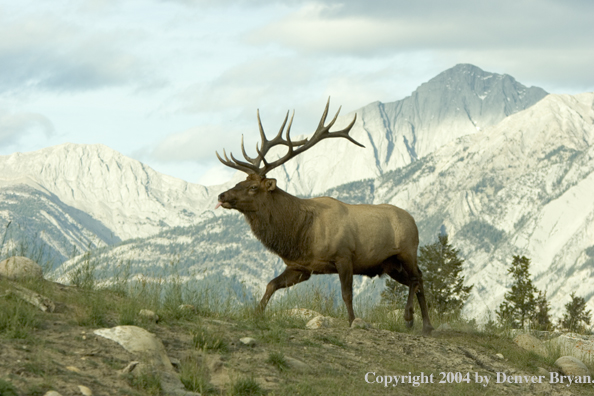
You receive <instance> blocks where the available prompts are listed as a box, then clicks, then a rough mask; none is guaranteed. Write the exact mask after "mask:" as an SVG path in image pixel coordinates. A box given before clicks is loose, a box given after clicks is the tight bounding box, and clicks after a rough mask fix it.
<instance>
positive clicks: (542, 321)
mask: <svg viewBox="0 0 594 396" xmlns="http://www.w3.org/2000/svg"><path fill="white" fill-rule="evenodd" d="M550 310H551V304H549V302H548V301H547V293H546V292H545V293H544V294H543V293H542V292H541V291H539V292H538V297H536V316H535V317H534V319H533V322H534V327H535V328H537V329H540V330H546V331H548V330H551V328H552V327H553V323H552V322H551V317H550V315H549V313H550Z"/></svg>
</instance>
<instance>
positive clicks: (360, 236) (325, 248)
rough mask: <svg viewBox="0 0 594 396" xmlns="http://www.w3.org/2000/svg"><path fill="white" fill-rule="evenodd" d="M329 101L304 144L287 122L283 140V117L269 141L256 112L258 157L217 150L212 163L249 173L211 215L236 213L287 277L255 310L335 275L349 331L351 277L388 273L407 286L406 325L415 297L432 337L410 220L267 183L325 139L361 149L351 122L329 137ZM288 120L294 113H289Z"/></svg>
mask: <svg viewBox="0 0 594 396" xmlns="http://www.w3.org/2000/svg"><path fill="white" fill-rule="evenodd" d="M329 104H330V100H328V103H327V104H326V108H325V110H324V113H323V115H322V118H321V120H320V123H319V125H318V128H317V129H316V131H315V132H314V134H313V135H312V136H311V137H310V138H306V139H302V140H297V141H292V140H291V136H290V131H291V124H292V122H293V116H291V120H290V121H289V125H288V127H287V131H286V135H285V138H283V137H282V135H283V131H284V129H285V126H286V124H287V119H288V117H289V113H288V112H287V116H286V117H285V120H284V122H283V124H282V126H281V128H280V130H279V132H278V134H277V135H276V137H275V138H274V139H272V140H268V139H267V138H266V135H265V133H264V129H263V127H262V121H261V120H260V114H259V112H258V125H259V129H260V137H261V139H262V142H261V146H260V147H258V145H256V151H257V153H258V155H257V156H256V157H255V158H252V157H250V156H248V155H247V153H246V151H245V148H244V145H243V136H242V138H241V150H242V152H243V156H244V157H245V160H246V161H241V160H238V159H236V158H235V157H234V156H233V154H232V153H230V157H231V159H229V157H227V153H226V152H225V151H224V150H223V157H224V159H223V158H221V156H220V155H219V153H218V152H217V153H216V155H217V157H218V159H219V160H220V161H221V162H222V163H223V164H225V165H226V166H229V167H231V168H234V169H237V170H240V171H242V172H245V173H247V175H248V176H247V178H246V180H245V181H243V182H240V183H238V184H237V185H236V186H235V187H233V188H232V189H230V190H228V191H225V192H224V193H222V194H220V195H219V197H218V203H217V206H216V207H217V208H218V207H219V206H222V207H223V208H225V209H235V210H238V211H239V212H241V213H243V215H244V216H245V218H246V220H247V222H248V223H249V225H250V227H251V229H252V232H253V233H254V235H256V237H257V238H258V239H259V240H260V241H261V242H262V243H263V244H264V246H266V248H268V249H269V250H271V251H272V252H274V253H276V254H277V255H279V256H280V257H281V259H282V260H283V261H284V263H285V264H286V266H287V267H286V269H285V271H284V272H283V273H282V274H280V275H279V276H277V277H276V278H274V279H273V280H272V281H270V283H268V286H267V287H266V292H265V293H264V297H262V300H261V302H260V309H261V310H264V309H265V308H266V305H267V304H268V301H269V300H270V298H271V297H272V295H273V294H274V292H275V291H277V290H278V289H282V288H285V287H290V286H293V285H295V284H297V283H299V282H303V281H306V280H307V279H309V278H310V276H311V275H312V274H336V273H338V276H339V278H340V285H341V290H342V298H343V300H344V303H345V305H346V308H347V311H348V314H349V324H352V322H353V320H354V319H355V313H354V311H353V301H352V300H353V291H352V285H353V275H366V276H369V277H373V276H376V275H383V274H388V275H389V276H391V277H392V278H393V279H395V280H396V281H398V282H400V283H402V284H404V285H406V286H408V287H409V294H408V300H407V303H406V307H405V310H404V319H405V320H406V322H407V325H408V326H409V327H412V325H413V298H414V295H415V294H416V295H417V298H418V300H419V305H420V307H421V313H422V315H423V333H424V334H430V333H431V330H432V329H433V327H432V326H431V322H430V321H429V314H428V311H427V304H426V302H425V295H424V293H423V278H422V274H421V271H420V270H419V268H418V266H417V247H418V245H419V236H418V230H417V226H416V224H415V221H414V219H413V218H412V216H411V215H410V214H409V213H408V212H406V211H404V210H403V209H400V208H398V207H396V206H393V205H388V204H381V205H349V204H346V203H343V202H340V201H338V200H336V199H334V198H330V197H318V198H311V199H300V198H297V197H295V196H293V195H291V194H289V193H287V192H285V191H283V190H281V189H280V188H278V187H277V185H276V180H275V179H271V178H267V177H266V174H267V173H268V172H270V171H271V170H272V169H274V168H276V167H278V166H280V165H282V164H284V163H285V162H287V161H288V160H290V159H291V158H293V157H295V156H297V155H299V154H301V153H303V152H304V151H306V150H308V149H310V148H311V147H313V146H314V145H315V144H317V143H318V142H320V141H321V140H323V139H329V138H345V139H347V140H349V141H350V142H352V143H354V144H356V145H357V146H361V147H364V146H363V145H362V144H360V143H359V142H357V141H355V140H354V139H353V138H352V137H351V136H349V131H350V130H351V128H352V127H353V125H354V124H355V120H356V119H357V116H356V115H355V117H354V118H353V120H352V122H351V123H350V124H349V125H348V126H347V127H346V128H345V129H343V130H340V131H336V132H330V128H331V127H332V126H333V125H334V123H335V121H336V118H337V117H338V114H339V113H340V108H339V109H338V112H337V113H336V115H335V116H334V119H333V120H332V121H331V122H330V123H329V124H328V125H324V124H325V122H326V117H327V115H328V107H329ZM293 115H294V113H293ZM280 145H283V146H286V147H287V153H286V154H285V155H284V156H282V157H280V158H279V159H277V160H275V161H272V162H269V161H267V160H266V158H265V157H266V154H267V153H268V152H269V150H270V149H271V148H272V147H275V146H280Z"/></svg>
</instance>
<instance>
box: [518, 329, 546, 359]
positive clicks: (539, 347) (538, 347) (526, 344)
mask: <svg viewBox="0 0 594 396" xmlns="http://www.w3.org/2000/svg"><path fill="white" fill-rule="evenodd" d="M514 342H515V343H516V344H518V346H519V347H520V348H522V349H525V350H527V351H532V352H534V353H536V354H538V355H540V356H546V355H547V351H546V348H545V346H544V343H543V342H542V341H541V340H539V339H538V338H536V337H534V336H532V335H530V334H519V335H518V336H516V338H514Z"/></svg>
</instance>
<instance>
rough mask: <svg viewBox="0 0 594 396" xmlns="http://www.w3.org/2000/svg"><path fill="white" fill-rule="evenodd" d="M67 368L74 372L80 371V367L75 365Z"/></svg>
mask: <svg viewBox="0 0 594 396" xmlns="http://www.w3.org/2000/svg"><path fill="white" fill-rule="evenodd" d="M66 370H68V371H72V372H73V373H80V369H79V368H77V367H74V366H68V367H66Z"/></svg>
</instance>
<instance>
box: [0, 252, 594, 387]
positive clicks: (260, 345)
mask: <svg viewBox="0 0 594 396" xmlns="http://www.w3.org/2000/svg"><path fill="white" fill-rule="evenodd" d="M87 261H88V263H89V264H88V265H87V266H85V265H83V266H82V267H81V269H80V271H79V272H77V273H75V274H74V275H72V276H73V280H72V281H73V283H76V284H77V285H78V287H76V288H72V287H68V288H60V287H56V286H55V285H54V284H52V283H51V282H46V281H40V280H31V281H26V282H24V283H22V285H23V286H25V287H27V288H29V289H31V290H33V291H36V292H38V293H40V294H43V295H45V296H47V297H49V298H50V299H52V300H53V301H56V302H59V303H60V304H61V305H62V307H63V311H64V312H65V313H64V314H63V317H65V318H67V321H68V325H70V326H74V327H80V328H81V330H82V329H84V330H87V329H93V328H97V327H111V326H116V325H136V326H140V327H145V328H147V329H148V330H149V331H151V332H154V333H157V335H159V336H161V333H162V332H163V331H169V332H171V333H173V334H175V336H174V337H170V338H169V339H168V343H166V348H170V347H171V345H175V344H176V343H180V344H182V346H184V348H181V347H180V348H181V349H183V350H184V353H185V354H186V355H184V356H179V359H180V361H181V363H180V367H179V377H180V380H181V381H182V383H183V384H184V386H185V387H186V389H187V390H188V391H193V392H198V393H200V394H204V395H215V394H217V395H224V396H231V395H263V394H267V395H271V396H272V395H344V394H396V393H397V392H396V390H395V389H390V388H385V387H382V386H381V385H380V384H377V383H376V384H368V383H366V382H365V381H364V376H365V373H366V371H365V370H372V369H373V370H378V375H379V373H380V371H379V370H381V372H382V374H383V373H393V374H399V375H405V374H407V373H409V372H411V373H419V372H421V371H427V370H428V365H429V364H430V362H429V361H425V360H423V359H417V360H414V359H411V358H410V357H409V356H408V355H406V353H404V352H403V351H401V350H399V349H398V342H397V341H396V342H395V343H394V344H390V345H388V346H386V345H385V344H382V345H383V348H386V349H385V350H375V346H373V345H374V344H373V343H372V344H368V345H365V347H363V346H358V345H357V343H356V341H357V339H356V338H353V337H354V336H353V334H355V335H357V337H360V338H365V339H371V338H373V337H374V336H375V334H378V333H379V332H377V331H375V330H374V331H362V330H356V331H353V332H351V331H350V330H348V328H347V319H346V312H345V309H344V305H343V304H337V303H336V302H335V297H336V296H335V295H334V293H333V292H330V291H328V290H324V289H321V288H319V287H316V286H315V285H314V286H311V287H302V288H301V289H299V290H298V292H295V291H291V290H289V291H288V292H285V293H281V294H279V295H278V296H275V298H274V299H273V300H272V302H271V304H270V306H269V307H268V309H267V311H266V312H265V313H263V314H262V313H260V312H259V311H258V310H256V309H255V307H256V306H257V302H256V301H252V302H249V303H245V304H239V303H237V300H236V299H233V298H230V297H227V299H226V300H222V299H221V297H220V296H219V295H217V292H216V287H213V288H211V289H202V290H200V291H197V290H192V289H190V288H189V287H188V285H187V284H184V283H183V282H181V279H180V278H179V277H178V276H176V273H175V271H176V270H175V265H173V264H172V266H171V268H170V270H171V271H172V273H171V274H169V275H168V276H161V277H148V276H147V277H141V278H138V279H135V280H131V279H130V275H129V273H130V272H129V265H128V266H127V264H122V265H121V272H119V273H117V274H116V276H115V278H114V279H115V281H114V283H113V284H110V285H105V284H100V283H99V282H97V280H96V275H97V274H96V273H95V270H94V267H93V265H91V264H92V260H91V259H90V258H89V259H88V260H87ZM10 285H11V282H9V281H6V280H0V343H1V342H5V344H0V348H1V347H3V346H5V345H10V346H11V347H13V346H15V345H21V344H26V345H27V346H30V345H34V347H35V348H36V349H38V350H39V351H42V349H41V348H42V347H43V345H40V344H39V343H38V341H36V337H37V335H36V334H37V333H38V332H39V330H40V329H43V328H44V327H46V326H47V323H48V322H51V321H54V320H55V319H54V318H55V317H56V315H53V316H52V314H47V313H43V312H40V311H38V310H37V309H36V308H34V307H32V306H30V305H29V304H27V303H24V302H22V301H21V300H19V299H17V298H16V297H14V296H11V295H9V296H5V292H6V291H7V290H8V289H10V287H11V286H10ZM183 304H187V305H191V306H192V308H191V309H182V308H180V307H181V306H182V305H183ZM296 307H299V308H306V309H311V310H314V311H317V312H319V313H321V314H323V315H325V316H331V317H334V318H338V321H337V323H338V324H337V325H335V326H334V327H333V328H331V329H326V330H322V331H306V330H304V327H305V323H306V322H307V320H306V319H302V318H296V317H293V316H289V315H287V311H288V310H290V309H292V308H296ZM140 309H150V310H152V311H154V312H156V313H157V314H158V315H159V317H160V318H161V321H160V322H159V324H158V325H157V324H154V323H147V322H144V321H142V320H140V319H139V316H138V312H139V311H140ZM393 311H394V307H389V306H385V305H378V304H372V303H370V302H365V301H359V302H358V305H357V306H356V312H357V313H358V316H360V317H362V318H363V319H364V320H365V321H366V322H368V323H372V324H373V326H374V328H375V329H377V330H383V331H387V333H386V332H381V335H382V337H386V336H389V335H390V334H392V333H393V334H398V335H399V336H401V334H399V333H403V334H408V335H413V336H414V337H418V336H419V333H420V328H421V320H420V315H419V313H420V310H419V309H418V307H416V308H415V319H416V323H415V327H414V328H413V329H408V328H407V327H406V326H405V323H404V320H403V318H402V315H401V313H400V314H399V315H393V314H392V312H393ZM430 316H431V319H432V321H433V325H434V327H436V328H437V327H438V326H439V325H440V324H441V323H449V324H450V325H451V326H452V328H453V331H452V332H448V333H442V334H441V335H438V336H437V339H438V340H439V341H440V342H443V343H444V344H447V345H454V346H455V348H460V347H462V348H469V349H473V350H476V349H480V350H484V351H488V352H489V353H491V354H492V355H494V354H496V353H502V354H503V355H504V356H505V358H506V359H507V361H508V362H509V364H510V365H512V366H513V367H514V369H515V370H519V371H525V372H529V373H535V372H536V370H537V369H538V367H544V368H547V369H551V368H552V367H553V364H554V361H555V360H556V359H557V358H558V357H559V356H560V355H561V353H562V351H559V350H554V348H550V349H551V350H550V351H549V356H547V357H541V356H538V355H535V354H534V353H530V352H526V351H523V350H521V349H519V348H518V347H517V346H516V345H515V344H514V343H513V342H512V341H511V339H510V337H508V336H506V335H505V334H504V335H501V334H500V333H501V331H502V329H501V328H497V327H495V326H491V327H488V328H483V327H480V326H478V325H477V324H476V323H475V322H473V321H468V320H465V319H464V318H462V317H459V316H458V317H454V316H450V317H443V316H441V317H440V316H439V315H437V314H436V313H435V312H432V313H431V314H430ZM79 334H80V331H79ZM245 336H250V337H254V338H256V340H257V345H256V347H254V348H245V347H243V346H241V345H238V340H239V338H241V337H245ZM419 339H420V340H421V341H420V342H419V344H420V345H422V340H423V339H422V338H420V337H419ZM379 341H380V342H381V341H383V340H379ZM185 346H187V348H185ZM419 350H421V351H422V347H420V348H419ZM281 351H282V352H281ZM413 352H415V351H413ZM35 353H36V354H37V355H35V356H43V352H35ZM69 354H72V351H69V350H65V351H64V353H63V355H64V356H67V355H69ZM31 356H33V354H31ZM213 356H219V357H220V358H221V359H222V360H223V361H224V362H225V367H226V370H229V373H230V377H231V381H230V382H227V383H226V384H225V385H220V383H217V386H215V385H213V384H214V383H215V382H214V381H213V379H212V378H213V375H214V373H212V372H210V369H209V365H208V363H209V361H211V360H209V359H211V358H212V357H213ZM289 356H290V357H293V358H299V359H300V360H302V361H305V362H306V364H308V365H310V366H312V370H311V372H309V371H307V370H306V371H302V372H300V371H298V370H289V366H288V364H287V358H288V357H289ZM337 356H339V357H342V358H339V357H337ZM353 356H355V357H357V356H358V357H363V359H368V360H367V361H365V360H363V361H362V362H360V361H357V360H356V359H355V358H353ZM89 359H91V360H90V361H87V363H86V367H87V368H88V367H97V366H99V367H103V368H104V369H105V370H111V371H119V370H121V369H122V368H123V367H125V366H126V365H127V363H128V362H127V361H124V360H122V358H113V357H109V356H97V357H96V358H89ZM242 359H244V360H243V361H245V362H246V363H241V362H242ZM412 361H414V362H415V363H411V362H412ZM50 365H51V362H48V359H45V358H43V359H42V358H38V359H36V358H31V357H29V358H28V360H26V361H24V360H23V363H22V364H20V365H19V367H20V369H21V370H22V371H23V372H24V373H26V377H25V378H26V380H27V381H30V380H31V378H33V379H35V380H36V381H37V382H36V383H33V382H31V383H24V382H18V381H24V380H20V379H18V378H16V377H14V378H13V377H10V376H9V377H8V378H9V379H10V381H13V383H11V382H8V380H0V396H3V395H5V394H6V395H11V393H10V392H14V393H12V394H31V395H33V394H43V393H45V391H47V390H49V389H50V388H49V387H48V385H47V384H51V383H52V381H54V380H55V379H56V378H58V377H59V376H60V375H62V374H61V372H60V371H57V370H55V369H52V368H51V367H50ZM589 368H590V370H591V371H592V372H594V367H593V366H592V364H590V365H589ZM443 370H447V367H444V368H443ZM288 372H290V375H288V374H287V373H288ZM0 373H1V372H0ZM2 375H3V374H2ZM256 378H257V379H256ZM261 378H268V380H270V384H271V385H270V386H268V385H263V384H265V382H264V380H261ZM122 381H124V380H122ZM125 382H126V383H127V385H128V388H127V389H130V388H131V389H132V390H122V391H121V392H120V394H148V395H159V394H161V393H162V389H161V384H160V381H159V376H158V375H149V374H135V375H131V374H130V375H126V377H125ZM439 385H440V384H435V386H429V385H428V386H419V387H413V386H412V385H411V386H408V387H407V388H406V393H408V394H413V395H425V394H426V395H439V396H447V395H458V394H460V395H478V394H489V393H491V394H496V393H494V392H495V390H494V389H495V388H493V387H491V388H484V387H482V386H479V385H476V386H475V384H470V385H469V384H446V385H444V386H439ZM441 385H443V384H441ZM3 387H4V388H3ZM576 389H577V388H576ZM42 390H43V391H44V392H42ZM572 391H573V389H572ZM580 392H581V391H580V390H579V389H578V390H577V394H587V393H580Z"/></svg>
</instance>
